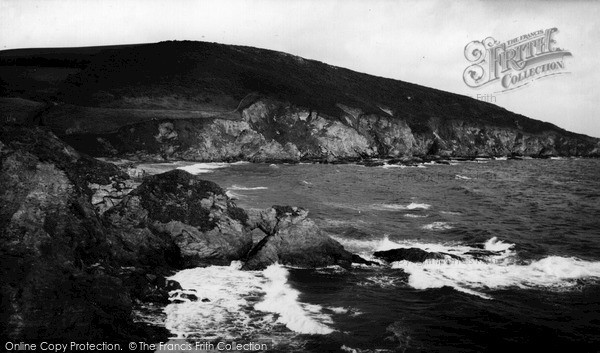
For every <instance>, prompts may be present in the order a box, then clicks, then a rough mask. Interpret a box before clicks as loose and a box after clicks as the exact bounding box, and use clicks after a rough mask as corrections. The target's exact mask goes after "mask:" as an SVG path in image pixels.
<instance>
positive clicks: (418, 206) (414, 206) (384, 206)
mask: <svg viewBox="0 0 600 353" xmlns="http://www.w3.org/2000/svg"><path fill="white" fill-rule="evenodd" d="M371 208H372V209H374V210H383V211H387V210H390V211H396V210H428V209H429V208H431V205H429V204H426V203H417V202H411V203H409V204H408V205H401V204H394V203H392V204H390V203H379V204H374V205H371Z"/></svg>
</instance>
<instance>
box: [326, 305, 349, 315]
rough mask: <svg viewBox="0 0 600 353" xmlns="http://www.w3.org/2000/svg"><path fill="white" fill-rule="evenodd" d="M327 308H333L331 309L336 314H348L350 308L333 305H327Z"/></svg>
mask: <svg viewBox="0 0 600 353" xmlns="http://www.w3.org/2000/svg"><path fill="white" fill-rule="evenodd" d="M327 310H331V311H333V312H334V313H336V314H347V313H348V309H346V308H342V307H333V306H330V307H327Z"/></svg>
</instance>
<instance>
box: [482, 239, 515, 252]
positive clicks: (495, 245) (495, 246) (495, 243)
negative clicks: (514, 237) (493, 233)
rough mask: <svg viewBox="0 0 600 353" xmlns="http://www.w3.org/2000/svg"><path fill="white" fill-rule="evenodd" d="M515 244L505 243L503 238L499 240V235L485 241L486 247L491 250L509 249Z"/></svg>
mask: <svg viewBox="0 0 600 353" xmlns="http://www.w3.org/2000/svg"><path fill="white" fill-rule="evenodd" d="M514 246H515V244H511V243H505V242H503V241H502V240H498V238H497V237H493V238H490V239H489V240H488V241H486V242H485V244H484V248H485V250H489V251H507V250H509V249H511V248H513V247H514Z"/></svg>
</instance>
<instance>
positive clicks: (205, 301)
mask: <svg viewBox="0 0 600 353" xmlns="http://www.w3.org/2000/svg"><path fill="white" fill-rule="evenodd" d="M202 302H203V303H209V302H210V299H208V298H202Z"/></svg>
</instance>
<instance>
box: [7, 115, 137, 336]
mask: <svg viewBox="0 0 600 353" xmlns="http://www.w3.org/2000/svg"><path fill="white" fill-rule="evenodd" d="M124 178H127V176H126V175H123V174H122V173H121V172H120V171H119V170H118V169H117V168H116V167H115V166H112V165H110V164H106V163H103V162H100V161H97V160H95V159H92V158H90V157H88V156H85V155H82V154H80V153H78V152H76V151H75V150H73V149H72V148H70V147H69V146H67V145H65V144H64V143H62V142H61V141H60V140H58V139H57V138H56V137H55V136H54V135H52V134H51V133H48V132H47V131H44V130H43V129H39V128H27V127H23V126H10V125H3V126H0V204H2V207H1V208H0V240H1V241H0V277H1V278H2V284H1V285H0V297H1V298H2V301H1V303H0V313H1V314H0V322H1V324H0V327H1V332H0V336H1V337H4V338H8V339H14V340H27V339H39V338H44V339H47V340H80V339H81V338H82V337H85V338H86V339H88V340H107V339H115V340H123V339H125V338H126V337H130V336H129V335H130V334H132V332H133V331H135V324H134V323H133V322H132V320H131V315H130V314H131V309H132V305H133V304H132V299H131V296H130V292H129V291H128V290H127V288H126V286H125V285H124V283H123V281H122V280H121V279H120V278H119V277H118V276H117V273H116V271H115V267H114V263H113V261H112V258H111V256H110V254H111V252H112V251H111V247H112V245H111V243H110V242H109V241H108V239H107V237H106V233H105V230H104V228H103V225H102V223H101V222H100V220H99V218H98V216H97V213H96V212H95V210H94V208H93V206H92V204H91V202H90V199H91V194H92V193H91V191H90V190H89V189H88V187H87V185H88V184H89V183H103V184H105V183H109V182H110V181H111V180H116V179H124Z"/></svg>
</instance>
